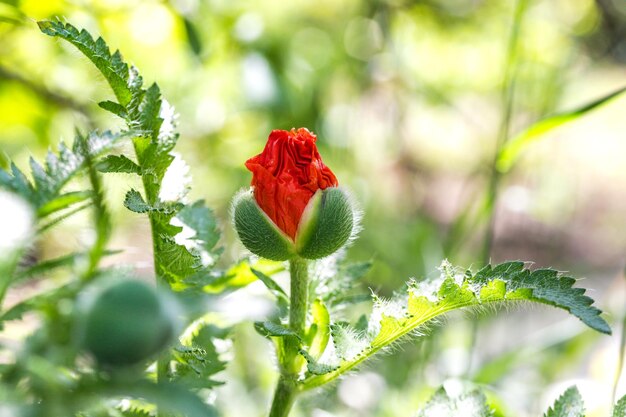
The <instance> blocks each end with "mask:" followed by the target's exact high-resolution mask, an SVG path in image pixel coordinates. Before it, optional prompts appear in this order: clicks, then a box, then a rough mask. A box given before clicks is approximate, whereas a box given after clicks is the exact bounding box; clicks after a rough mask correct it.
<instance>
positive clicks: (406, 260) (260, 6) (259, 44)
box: [0, 0, 626, 417]
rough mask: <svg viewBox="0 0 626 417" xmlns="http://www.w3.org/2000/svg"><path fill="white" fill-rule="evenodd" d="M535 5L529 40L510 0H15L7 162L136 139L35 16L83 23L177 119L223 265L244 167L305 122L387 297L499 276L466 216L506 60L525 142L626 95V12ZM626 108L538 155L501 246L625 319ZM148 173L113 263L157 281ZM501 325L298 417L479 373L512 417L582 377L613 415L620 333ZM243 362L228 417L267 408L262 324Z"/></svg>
mask: <svg viewBox="0 0 626 417" xmlns="http://www.w3.org/2000/svg"><path fill="white" fill-rule="evenodd" d="M522 1H523V0H522ZM522 5H523V6H524V7H522V12H521V15H520V20H519V22H520V24H519V27H517V26H515V25H514V13H515V8H516V7H517V2H516V1H513V0H423V1H408V0H371V1H365V0H342V1H337V0H335V1H329V0H318V1H309V0H291V1H264V2H262V1H251V0H250V1H245V0H177V1H175V0H172V1H156V0H107V1H105V0H102V1H96V0H1V1H0V149H1V151H2V152H1V155H0V159H3V160H4V162H6V159H7V158H10V159H12V160H15V161H16V163H17V164H18V165H19V166H22V167H25V166H26V164H27V161H28V157H29V156H31V155H34V156H35V157H36V158H41V157H42V156H43V155H44V153H45V151H46V149H47V148H48V147H56V144H57V143H58V141H59V140H60V139H65V140H70V138H71V137H72V136H73V132H74V129H75V127H78V128H79V129H82V130H86V129H91V128H94V127H99V128H103V129H109V128H114V127H115V126H121V125H120V122H119V121H118V120H115V119H113V117H112V116H109V115H107V114H105V112H103V111H101V110H100V109H98V107H97V105H96V103H97V102H98V101H101V100H104V99H108V98H110V97H109V96H110V92H109V91H108V88H107V86H106V84H105V82H104V81H103V80H102V79H101V78H100V76H99V75H98V74H97V72H96V70H95V69H94V68H92V67H91V64H90V63H89V62H87V61H86V60H85V59H84V58H82V57H81V56H80V55H79V54H78V52H76V51H75V50H73V49H72V48H71V47H68V46H67V45H65V44H63V43H61V42H59V41H56V40H51V39H49V38H48V37H46V36H43V35H41V34H40V32H39V31H38V30H37V27H36V25H35V20H39V19H49V18H55V17H58V18H61V19H66V20H67V21H69V22H71V23H72V24H74V25H75V26H77V27H83V28H86V29H88V30H89V31H90V32H91V33H93V34H99V35H101V36H102V37H104V38H105V39H106V40H107V42H108V43H109V45H111V46H112V48H117V49H120V50H121V51H122V53H123V55H124V57H125V59H126V60H127V61H129V62H131V63H134V64H135V65H136V66H137V67H138V68H139V69H140V71H141V73H142V75H143V76H144V79H145V80H146V81H148V82H153V81H156V82H158V84H159V85H160V87H161V89H162V91H163V94H164V96H165V97H166V98H167V100H168V101H169V102H170V103H171V104H172V105H174V106H175V108H176V109H177V112H178V113H179V126H180V132H181V136H182V139H181V140H180V141H179V146H178V148H177V152H179V153H180V154H181V155H182V157H183V158H184V159H185V160H186V161H187V162H188V163H189V165H190V169H191V174H192V177H193V189H192V198H204V199H206V200H207V202H208V204H209V205H210V206H211V207H213V208H214V209H215V210H216V211H217V213H218V215H219V217H220V218H221V219H222V227H221V228H222V230H223V242H222V244H223V245H224V246H225V248H226V252H225V255H224V258H223V260H222V262H223V264H224V265H226V264H228V263H229V262H232V261H233V260H237V259H239V258H241V257H242V256H243V255H244V251H243V248H242V246H241V245H240V244H238V243H237V242H236V241H235V239H234V236H233V231H232V229H231V227H230V225H229V223H228V221H227V219H228V209H229V202H230V199H231V197H232V195H233V194H234V193H235V192H236V191H237V190H238V189H240V188H242V187H245V186H247V185H248V184H249V181H250V174H249V173H248V172H247V171H246V170H245V168H244V166H243V163H244V161H245V160H246V159H247V158H249V157H250V156H252V155H255V154H257V153H259V152H260V151H261V149H262V147H263V145H264V143H265V140H266V138H267V136H268V134H269V132H270V131H271V130H272V129H290V128H292V127H301V126H305V127H308V128H309V129H311V130H313V131H314V132H315V133H317V135H318V138H319V139H318V143H319V147H320V152H321V154H322V156H323V158H324V161H325V163H326V164H327V165H328V166H330V167H331V168H332V169H333V171H334V172H335V174H336V175H337V177H338V178H339V181H340V184H341V185H344V186H346V187H348V188H350V189H351V190H352V191H353V192H354V194H355V196H356V197H357V199H358V200H359V201H360V202H361V204H362V207H363V209H364V213H365V216H364V219H363V226H364V229H363V231H362V233H361V237H360V238H359V240H358V241H356V243H355V244H354V245H353V247H352V248H351V249H350V251H349V257H350V258H351V259H356V260H370V259H371V260H373V261H374V268H373V270H372V271H371V273H370V274H368V276H367V282H364V283H363V285H364V287H366V288H367V287H370V288H372V290H374V291H376V292H378V293H381V294H383V295H389V294H391V292H392V291H393V290H394V289H396V288H399V287H400V286H401V285H402V284H403V283H404V282H405V281H406V280H407V278H409V277H416V278H421V277H425V276H431V275H432V274H436V273H437V271H436V268H437V266H438V265H439V264H440V262H441V260H442V259H443V258H448V259H449V260H450V261H451V262H452V263H453V264H459V265H463V266H468V267H469V266H479V265H480V264H481V263H482V260H481V246H482V239H483V236H484V232H485V228H486V226H487V224H488V219H482V220H481V219H478V220H477V221H475V222H467V223H463V225H464V227H462V228H460V229H458V228H453V227H452V225H454V224H459V223H458V222H457V220H458V219H460V218H461V216H464V215H465V214H467V213H473V212H475V211H476V210H479V209H480V201H482V199H483V198H484V194H485V192H486V191H485V190H486V189H487V185H488V182H489V178H490V175H491V168H490V165H491V163H492V160H493V155H494V151H495V150H494V149H495V146H496V141H497V137H498V131H499V129H500V128H501V125H502V118H503V116H502V115H503V113H504V112H505V108H506V106H507V102H506V100H503V96H505V97H506V94H505V93H503V80H505V78H506V76H505V75H506V68H507V62H510V63H511V65H510V66H509V71H510V72H509V76H511V77H512V78H513V79H514V81H515V82H514V88H515V90H514V95H513V98H512V100H511V101H510V102H509V104H511V106H512V107H511V109H512V118H511V126H510V133H511V134H514V133H516V132H519V131H520V130H521V129H522V128H523V127H525V126H528V125H529V124H531V123H532V122H534V121H536V120H538V119H541V118H542V117H545V116H547V115H550V114H553V113H555V112H558V111H563V110H567V109H572V108H576V107H578V106H581V105H583V104H586V103H588V102H590V101H592V100H594V99H596V98H599V97H601V96H603V95H605V94H607V93H609V92H611V91H614V90H616V89H617V88H619V87H622V86H624V85H626V3H625V2H624V0H595V1H594V0H526V1H523V3H522ZM514 27H516V28H517V29H519V39H518V45H517V48H515V53H512V52H511V51H512V48H511V45H510V37H511V31H512V30H513V28H514ZM625 106H626V98H618V99H616V100H614V101H612V102H611V103H610V104H608V105H606V106H604V107H602V108H601V109H599V110H596V111H594V112H593V113H590V114H588V115H586V116H585V117H584V118H581V119H579V120H576V121H575V122H572V123H570V124H568V125H567V126H566V127H563V128H561V129H558V130H556V131H555V132H553V133H550V134H549V135H547V136H546V137H544V138H542V140H541V141H538V142H536V143H533V144H532V146H530V147H528V148H527V149H525V151H524V153H523V155H522V159H521V161H520V163H519V164H518V165H517V166H516V167H515V169H514V170H513V171H512V172H511V173H510V174H509V175H507V176H506V177H504V178H502V183H501V187H500V190H499V195H498V199H497V204H496V209H495V213H496V216H495V223H494V242H493V245H492V250H491V254H490V256H491V259H492V260H494V261H502V260H510V259H521V260H529V261H534V262H535V264H536V265H537V266H550V267H555V268H558V269H561V270H568V271H571V272H572V273H573V274H574V275H575V276H579V277H586V278H587V279H586V280H584V281H583V282H582V283H581V285H583V286H585V287H588V288H593V289H594V291H593V292H592V293H591V296H592V297H594V298H595V299H596V300H597V302H598V304H599V306H600V307H601V308H602V309H604V310H606V311H607V312H608V313H607V317H608V319H609V320H610V321H611V322H613V323H614V324H619V322H620V321H621V318H622V317H623V315H624V311H625V308H624V307H625V306H626V303H625V301H626V285H624V284H625V282H624V279H623V277H622V273H621V271H622V269H623V266H624V255H625V254H626V233H625V231H626V216H625V213H626V169H624V160H625V158H626V137H625V133H624V132H625V131H626V119H625V118H624V108H625ZM4 162H3V163H4ZM133 181H135V180H133V179H129V178H127V177H125V176H121V175H120V176H112V177H111V176H110V177H107V178H106V183H107V185H108V189H109V195H107V200H108V201H109V205H110V207H111V209H112V210H113V211H114V215H115V219H116V224H117V225H118V227H117V228H116V230H115V234H114V239H113V245H112V246H113V247H115V248H121V249H124V253H123V254H121V255H117V256H116V257H113V258H111V261H110V262H112V263H115V264H122V263H126V264H129V263H130V264H132V265H133V266H134V267H135V268H136V269H137V271H138V272H139V273H143V274H144V275H150V273H151V271H150V265H151V254H150V252H149V250H148V249H147V248H150V247H151V245H150V241H149V232H148V225H147V224H146V223H144V222H143V221H139V222H138V221H137V219H138V217H137V216H134V215H131V214H129V213H128V212H127V211H125V210H124V209H123V207H122V204H121V201H122V200H123V195H124V193H125V192H126V191H127V189H128V185H127V184H128V183H129V182H130V183H132V182H133ZM470 218H471V216H470ZM83 220H84V218H81V217H80V216H78V217H75V218H72V219H71V220H70V222H69V224H68V226H66V227H64V228H59V229H57V230H56V232H54V233H52V234H50V235H49V236H48V238H47V239H46V240H45V241H42V242H39V244H38V246H37V249H36V251H35V252H34V253H33V255H32V256H34V257H42V258H46V257H50V256H54V255H59V254H62V253H65V252H67V251H68V250H69V249H70V248H72V247H75V246H79V245H80V244H81V242H85V241H87V240H88V239H90V237H91V235H90V231H89V230H87V229H86V228H85V222H84V221H83ZM251 292H254V291H253V290H251ZM487 316H488V317H487V318H484V317H483V318H481V320H480V326H479V327H478V331H477V332H476V334H475V335H476V337H474V332H473V328H474V325H475V323H476V321H477V320H476V318H475V317H474V316H471V317H451V318H450V321H449V323H448V326H447V327H446V329H445V330H443V331H433V334H434V337H433V338H432V339H431V340H429V341H428V342H427V343H409V344H405V345H402V346H401V348H400V349H398V351H397V352H396V354H395V355H393V356H384V357H382V358H380V359H379V360H378V361H377V362H376V363H374V364H372V365H370V366H369V368H367V370H365V371H364V372H362V373H360V374H358V375H355V376H350V377H348V378H346V379H345V380H344V381H342V382H341V383H339V384H338V385H337V386H336V388H337V389H333V390H326V391H324V392H322V393H321V394H318V395H316V396H313V397H309V398H308V400H305V401H304V404H303V405H302V407H301V409H300V411H299V412H300V414H301V415H311V416H314V417H327V416H333V415H337V416H356V415H359V416H404V415H411V413H412V412H414V411H415V410H416V409H417V408H418V406H419V404H420V403H421V402H422V401H423V400H424V399H425V398H427V397H428V395H429V393H430V391H429V390H430V389H432V387H435V386H437V385H439V384H441V383H442V382H443V381H448V383H451V384H454V383H455V378H461V377H470V378H473V379H474V380H476V381H478V382H480V383H484V384H485V386H486V387H487V389H488V392H489V393H490V395H491V396H492V398H493V400H494V401H496V402H501V403H502V404H508V405H506V406H503V408H502V410H503V412H505V413H506V414H507V415H511V416H516V415H519V416H525V415H528V416H530V415H538V414H539V412H540V410H543V409H545V407H546V406H547V404H548V403H549V401H550V400H552V399H553V398H554V397H555V395H556V394H558V393H560V392H562V391H563V390H564V389H565V388H566V387H567V386H569V385H571V384H574V383H577V384H578V386H579V388H580V390H581V392H582V393H583V396H584V397H585V399H586V401H587V409H588V411H589V415H590V416H596V415H598V416H599V415H603V413H606V412H607V411H606V410H607V409H608V405H609V401H610V392H611V390H612V385H613V379H614V376H615V371H616V369H615V367H616V363H617V357H618V339H619V327H618V328H617V330H618V331H617V335H616V336H613V337H612V338H609V337H601V336H596V335H594V334H591V333H588V332H587V331H584V330H583V329H582V326H581V325H580V324H579V323H578V322H576V321H575V319H573V318H565V314H564V313H560V312H553V311H547V310H544V309H540V310H534V311H528V310H526V309H524V310H520V311H511V312H507V313H505V314H502V315H501V316H505V317H501V316H499V318H498V319H495V318H493V317H491V316H492V315H491V314H488V315H487ZM225 351H226V352H227V353H225V354H226V355H232V354H233V353H234V354H235V355H236V357H237V360H236V361H235V362H233V363H232V364H231V365H230V368H229V371H228V372H227V374H226V375H224V377H223V379H224V380H225V381H227V382H228V384H227V385H226V386H225V387H223V388H220V389H218V390H217V391H216V401H217V403H218V404H220V405H221V406H222V409H223V410H224V415H225V416H252V415H259V416H260V415H263V413H264V412H265V411H264V410H265V409H266V408H267V403H268V401H269V395H270V391H271V386H272V378H273V375H274V374H273V372H272V369H273V368H272V363H271V360H270V358H269V356H268V355H269V353H268V352H269V351H268V347H267V346H265V345H264V342H263V340H262V339H261V338H260V336H258V335H256V334H254V333H253V332H252V331H251V326H250V325H249V324H247V325H244V326H240V328H238V330H237V339H236V342H235V345H234V346H232V347H229V348H227V349H226V348H225ZM493 361H496V362H493ZM487 365H489V366H487ZM620 393H621V394H622V395H623V394H626V382H625V383H622V384H621V385H620V386H619V389H618V394H620ZM233 399H234V400H235V401H233Z"/></svg>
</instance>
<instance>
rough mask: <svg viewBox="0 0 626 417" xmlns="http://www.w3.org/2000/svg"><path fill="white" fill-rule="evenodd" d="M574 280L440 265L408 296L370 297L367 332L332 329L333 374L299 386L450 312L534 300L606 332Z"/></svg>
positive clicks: (520, 268) (548, 273)
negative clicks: (434, 275)
mask: <svg viewBox="0 0 626 417" xmlns="http://www.w3.org/2000/svg"><path fill="white" fill-rule="evenodd" d="M574 283H575V280H574V279H573V278H571V277H567V276H563V275H561V274H559V273H558V272H557V271H552V270H546V269H542V270H537V271H534V272H531V271H530V270H528V269H526V268H524V264H523V263H522V262H507V263H504V264H501V265H497V266H495V267H491V266H487V267H485V268H483V269H481V270H480V271H479V272H477V273H476V274H473V273H472V272H471V271H466V272H465V273H461V272H460V271H457V270H456V269H455V268H453V267H452V266H451V265H449V264H448V263H447V262H444V263H443V264H442V266H441V275H440V276H439V277H438V278H436V279H431V280H426V281H422V282H414V281H411V282H409V285H408V291H407V293H406V294H404V295H398V296H396V297H394V298H393V299H390V300H384V299H380V298H378V297H375V298H374V311H373V313H372V316H371V317H370V319H369V320H368V329H367V331H366V332H364V333H363V332H359V331H358V330H356V329H354V328H352V327H350V326H348V325H347V324H333V325H331V330H332V332H331V337H332V341H333V348H334V349H332V350H329V349H328V348H327V351H326V352H325V353H324V355H323V357H325V361H326V362H325V364H326V365H328V367H329V368H332V369H334V370H333V371H332V372H329V373H328V374H325V375H312V376H309V377H307V378H306V379H305V380H304V382H303V388H304V389H309V388H313V387H317V386H319V385H323V384H325V383H327V382H329V381H331V380H333V379H335V378H337V377H338V376H339V375H341V374H343V373H345V372H347V371H349V370H351V369H353V368H354V367H356V366H358V365H359V364H361V363H362V362H363V361H365V360H366V359H368V358H370V357H371V356H373V355H374V354H375V353H377V352H379V351H380V350H383V349H384V348H386V347H387V346H389V345H391V344H394V343H395V342H397V341H398V340H403V338H404V337H405V336H409V335H411V334H413V333H415V332H416V331H419V329H420V328H421V327H422V326H424V325H425V324H427V323H430V322H431V321H433V320H434V319H436V318H437V317H439V316H441V315H444V314H446V313H448V312H450V311H453V310H457V309H461V308H467V307H473V306H484V305H488V304H499V303H503V302H516V301H522V300H524V301H533V302H539V303H544V304H549V305H552V306H554V307H558V308H562V309H564V310H567V311H569V312H570V313H571V314H573V315H575V316H576V317H578V318H579V319H580V320H582V321H583V322H584V323H585V324H587V325H588V326H589V327H591V328H593V329H595V330H597V331H599V332H602V333H609V334H610V332H611V330H610V328H609V326H608V324H607V323H606V322H605V321H604V320H603V319H602V318H601V317H600V310H598V309H596V308H595V307H592V306H591V304H592V303H593V300H591V299H590V298H589V297H586V296H585V295H584V292H585V290H584V289H582V288H573V287H572V285H573V284H574Z"/></svg>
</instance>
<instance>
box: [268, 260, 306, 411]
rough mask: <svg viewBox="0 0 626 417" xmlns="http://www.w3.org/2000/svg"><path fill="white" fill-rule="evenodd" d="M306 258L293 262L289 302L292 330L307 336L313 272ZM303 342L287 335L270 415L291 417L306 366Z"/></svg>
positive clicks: (299, 334)
mask: <svg viewBox="0 0 626 417" xmlns="http://www.w3.org/2000/svg"><path fill="white" fill-rule="evenodd" d="M308 267H309V266H308V262H307V261H306V260H305V259H301V258H297V257H296V258H293V259H291V260H290V261H289V272H290V274H291V302H290V305H289V329H291V330H292V331H293V332H294V333H295V334H297V335H298V336H300V337H301V338H302V337H304V331H305V327H306V313H307V304H308V299H309V294H308V292H309V272H308ZM299 350H300V344H299V341H298V340H297V339H296V338H295V337H286V338H284V355H282V356H281V355H279V357H282V358H283V359H282V361H281V362H282V363H281V364H280V377H279V378H278V383H277V384H276V390H275V391H274V399H273V400H272V408H271V409H270V414H269V416H270V417H287V416H288V415H289V412H290V411H291V408H292V407H293V404H294V402H295V399H296V396H297V395H298V388H297V381H298V377H299V374H300V372H301V370H302V366H303V365H304V358H302V357H301V356H300V354H299Z"/></svg>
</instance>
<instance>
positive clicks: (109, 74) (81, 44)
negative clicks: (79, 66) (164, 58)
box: [37, 21, 131, 106]
mask: <svg viewBox="0 0 626 417" xmlns="http://www.w3.org/2000/svg"><path fill="white" fill-rule="evenodd" d="M37 25H38V26H39V29H40V30H41V31H42V32H43V33H45V34H46V35H49V36H58V37H60V38H63V39H65V40H66V41H68V42H70V43H71V44H72V45H74V46H75V47H76V48H78V49H79V50H80V51H81V52H82V53H83V54H84V55H85V56H86V57H87V58H88V59H89V60H90V61H91V62H93V63H94V65H95V66H96V68H98V70H100V72H101V73H102V75H104V77H105V79H106V80H107V82H108V83H109V85H110V86H111V89H112V90H113V93H114V94H115V97H116V98H117V100H118V101H119V103H120V104H121V105H122V106H125V105H127V104H128V103H129V102H130V100H131V90H130V89H129V87H128V83H129V71H128V65H126V64H125V63H124V62H123V61H122V57H121V55H120V53H119V52H118V51H116V52H115V53H114V54H113V55H111V52H110V51H109V48H108V46H107V45H106V43H105V42H104V40H103V39H102V38H98V39H97V40H95V41H94V39H93V38H92V37H91V35H90V34H89V33H88V32H87V31H86V30H81V31H80V32H79V31H78V29H76V28H75V27H74V26H72V25H71V24H69V23H63V22H59V21H40V22H37Z"/></svg>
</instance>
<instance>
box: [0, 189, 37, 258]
mask: <svg viewBox="0 0 626 417" xmlns="http://www.w3.org/2000/svg"><path fill="white" fill-rule="evenodd" d="M34 217H35V216H34V213H33V209H32V208H31V206H30V205H29V204H28V203H27V202H26V201H24V200H23V199H22V198H21V197H18V196H17V195H15V194H13V193H9V192H6V191H0V230H1V231H2V233H0V259H1V258H2V257H3V256H4V255H7V252H9V253H11V252H13V251H15V250H18V249H19V248H20V247H22V246H23V245H25V244H26V243H27V241H28V239H30V237H31V236H32V234H33V223H34V220H35V218H34Z"/></svg>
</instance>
